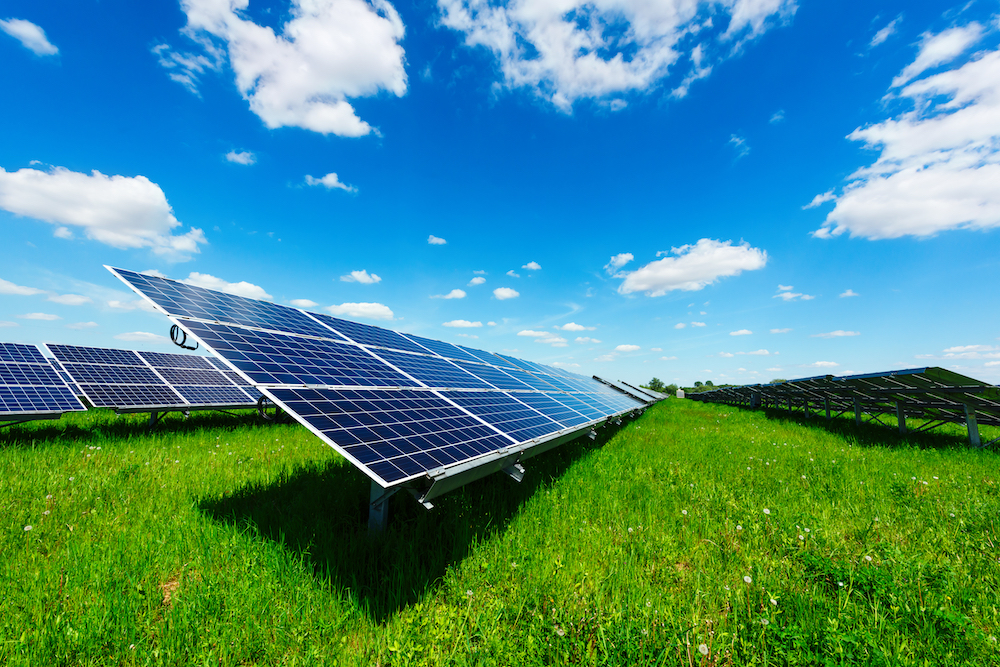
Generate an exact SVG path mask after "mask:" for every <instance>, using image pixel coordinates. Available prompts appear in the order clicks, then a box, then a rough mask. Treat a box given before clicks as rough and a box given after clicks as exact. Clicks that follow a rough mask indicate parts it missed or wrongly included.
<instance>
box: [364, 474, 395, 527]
mask: <svg viewBox="0 0 1000 667" xmlns="http://www.w3.org/2000/svg"><path fill="white" fill-rule="evenodd" d="M396 491H397V489H389V490H388V491H386V490H385V489H383V488H382V487H381V486H379V485H378V484H376V483H375V482H372V490H371V494H370V495H369V505H368V532H369V533H381V532H382V531H383V530H385V524H386V522H387V521H388V520H389V498H390V497H391V496H392V495H393V494H394V493H395V492H396Z"/></svg>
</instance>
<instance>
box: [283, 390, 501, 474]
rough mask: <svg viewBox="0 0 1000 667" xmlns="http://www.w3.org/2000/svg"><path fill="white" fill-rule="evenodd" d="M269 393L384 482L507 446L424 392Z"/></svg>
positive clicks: (288, 391) (468, 418) (494, 433)
mask: <svg viewBox="0 0 1000 667" xmlns="http://www.w3.org/2000/svg"><path fill="white" fill-rule="evenodd" d="M270 392H271V393H272V394H273V395H274V397H275V398H276V399H277V400H278V401H280V402H281V403H282V404H284V405H285V406H286V407H287V408H288V409H289V410H290V411H291V412H292V413H293V414H295V415H298V416H299V417H301V418H302V419H304V420H305V421H306V422H307V423H308V424H309V425H310V426H312V427H313V428H315V429H316V430H317V431H320V432H321V433H323V435H324V436H326V437H327V438H329V439H330V440H331V441H332V442H334V443H336V444H337V446H338V447H340V448H341V449H342V450H343V451H344V452H346V453H347V454H348V455H349V456H351V457H352V458H353V459H355V460H356V461H358V462H359V463H361V465H363V466H365V467H366V468H367V469H368V470H370V471H371V472H372V473H374V474H375V475H377V476H378V477H379V478H381V480H382V481H383V482H385V484H384V485H390V484H393V483H397V482H400V481H403V480H405V479H407V478H410V477H414V476H417V475H421V474H423V473H426V472H428V471H430V470H434V469H436V468H439V467H441V466H444V465H447V464H451V463H456V462H458V461H464V460H467V459H470V458H474V457H476V456H480V455H482V454H487V453H489V452H492V451H496V450H497V449H500V448H502V447H507V446H509V445H510V444H511V441H510V439H508V438H506V437H504V436H502V435H500V434H498V433H496V431H494V430H493V429H491V428H490V427H488V426H486V425H485V424H483V423H481V422H480V421H478V420H476V419H473V418H472V417H470V416H468V415H467V414H465V413H464V412H462V411H461V410H459V409H458V408H456V407H454V406H452V405H450V404H449V403H447V402H446V401H444V400H443V399H441V398H439V397H437V396H435V395H433V394H431V393H430V392H427V391H413V390H405V389H402V390H334V389H284V388H278V389H271V390H270Z"/></svg>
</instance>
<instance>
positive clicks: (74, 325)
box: [66, 322, 97, 329]
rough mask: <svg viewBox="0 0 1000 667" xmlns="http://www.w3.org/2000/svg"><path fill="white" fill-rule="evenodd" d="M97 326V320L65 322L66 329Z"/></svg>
mask: <svg viewBox="0 0 1000 667" xmlns="http://www.w3.org/2000/svg"><path fill="white" fill-rule="evenodd" d="M96 326H97V322H76V323H74V324H67V325H66V328H67V329H93V328H94V327H96Z"/></svg>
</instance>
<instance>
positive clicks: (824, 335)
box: [811, 329, 861, 338]
mask: <svg viewBox="0 0 1000 667" xmlns="http://www.w3.org/2000/svg"><path fill="white" fill-rule="evenodd" d="M860 335H861V334H860V333H859V332H857V331H844V330H843V329H837V330H836V331H830V332H828V333H819V334H813V335H812V336H811V338H844V337H849V336H860Z"/></svg>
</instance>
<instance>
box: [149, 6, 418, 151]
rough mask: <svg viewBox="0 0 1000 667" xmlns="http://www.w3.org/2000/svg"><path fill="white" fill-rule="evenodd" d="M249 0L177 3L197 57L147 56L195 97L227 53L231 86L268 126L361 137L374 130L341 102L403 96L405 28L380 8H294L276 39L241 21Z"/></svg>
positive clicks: (163, 48)
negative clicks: (202, 81)
mask: <svg viewBox="0 0 1000 667" xmlns="http://www.w3.org/2000/svg"><path fill="white" fill-rule="evenodd" d="M247 4H248V2H247V0H183V2H182V3H181V8H182V9H183V10H184V12H185V13H186V14H187V19H188V23H187V26H185V27H184V29H183V30H182V33H183V34H184V35H185V36H187V37H188V38H190V39H191V40H193V42H194V43H195V44H196V45H197V46H199V47H200V49H201V52H200V53H182V52H178V51H176V50H174V49H172V48H171V47H169V46H167V45H164V44H161V45H159V46H157V47H156V48H154V53H156V54H157V55H158V56H159V59H160V64H161V65H162V66H163V67H164V68H166V69H167V71H168V73H169V75H170V78H172V79H174V80H175V81H178V82H179V83H181V84H183V85H185V86H187V87H188V88H189V89H191V90H192V91H196V90H197V85H198V79H199V77H200V76H201V75H202V74H204V73H205V72H207V71H211V70H215V71H218V70H220V69H221V67H222V64H223V63H224V62H225V59H226V58H225V56H226V55H227V54H228V56H229V58H228V60H229V65H230V66H231V67H232V70H233V73H234V74H235V77H236V87H237V88H238V89H239V91H240V93H241V94H242V95H243V98H244V99H245V100H247V102H249V104H250V110H251V111H253V113H255V114H257V116H258V117H260V119H261V120H262V121H263V122H264V124H265V125H266V126H267V127H269V128H272V129H273V128H278V127H301V128H303V129H306V130H311V131H313V132H319V133H322V134H336V135H340V136H346V137H359V136H362V135H365V134H368V133H369V132H371V131H372V128H371V126H370V125H368V123H366V122H365V121H363V120H361V119H360V118H359V117H358V116H357V114H356V113H355V110H354V108H353V107H352V106H351V104H350V103H349V102H348V101H347V100H348V99H349V98H357V97H370V96H373V95H376V94H378V93H379V92H380V91H383V90H384V91H388V92H391V93H393V94H395V95H397V96H402V95H404V94H405V93H406V83H407V82H406V72H405V70H404V55H403V48H402V47H401V46H400V44H399V42H400V41H401V40H402V38H403V32H404V28H403V22H402V20H401V19H400V18H399V14H397V13H396V10H395V8H394V7H393V6H392V5H391V4H390V3H389V2H387V1H386V0H373V1H372V2H371V3H369V2H365V1H364V0H293V1H292V2H291V7H290V8H289V9H290V11H289V14H290V20H288V21H287V22H285V23H284V24H283V25H282V26H281V32H280V34H276V33H275V30H274V29H273V28H272V27H270V26H262V25H258V24H256V23H254V22H253V21H251V20H248V19H247V18H245V16H246V14H245V13H244V11H245V10H246V8H247Z"/></svg>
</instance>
